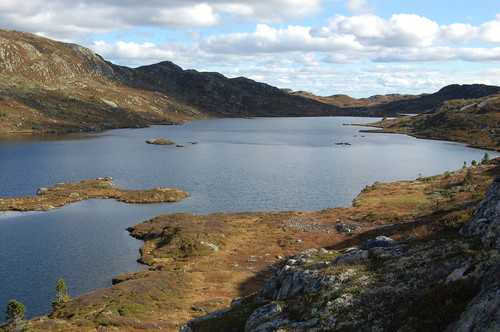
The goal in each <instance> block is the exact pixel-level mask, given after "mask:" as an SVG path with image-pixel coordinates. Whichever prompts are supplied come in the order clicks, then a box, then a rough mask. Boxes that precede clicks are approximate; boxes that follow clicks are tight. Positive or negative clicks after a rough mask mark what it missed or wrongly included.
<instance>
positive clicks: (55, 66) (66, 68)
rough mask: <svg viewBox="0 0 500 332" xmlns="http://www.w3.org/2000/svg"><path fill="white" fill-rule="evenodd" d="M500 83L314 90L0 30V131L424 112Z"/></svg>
mask: <svg viewBox="0 0 500 332" xmlns="http://www.w3.org/2000/svg"><path fill="white" fill-rule="evenodd" d="M498 92H500V88H499V87H493V86H485V85H463V86H458V85H452V86H448V87H445V88H443V89H441V90H440V91H438V92H436V93H433V94H425V95H419V96H411V95H399V94H390V95H385V96H381V95H377V96H372V97H369V98H363V99H355V98H351V97H349V96H346V95H332V96H329V97H320V96H315V95H313V94H311V93H307V92H302V91H300V92H293V91H290V90H287V89H279V88H276V87H273V86H270V85H268V84H265V83H259V82H256V81H253V80H250V79H248V78H244V77H238V78H227V77H225V76H223V75H221V74H219V73H212V72H198V71H196V70H184V69H182V68H181V67H179V66H177V65H175V64H174V63H173V62H170V61H164V62H160V63H157V64H152V65H149V66H143V67H139V68H128V67H124V66H117V65H115V64H113V63H111V62H108V61H106V60H104V59H103V58H102V57H100V56H99V55H97V54H95V53H93V52H92V51H91V50H89V49H87V48H84V47H82V46H79V45H75V44H68V43H62V42H57V41H54V40H50V39H47V38H43V37H39V36H36V35H32V34H29V33H25V32H19V31H9V30H2V29H0V133H47V132H48V133H54V132H74V131H95V130H103V129H110V128H122V127H144V126H147V125H150V124H175V123H183V122H186V121H192V120H196V119H205V118H215V117H251V116H332V115H333V116H337V115H350V116H380V117H382V116H395V115H397V114H400V113H423V112H425V111H427V110H430V109H434V108H436V107H437V106H439V104H440V103H442V102H444V101H447V100H450V99H456V98H482V97H484V96H487V95H490V94H493V93H498Z"/></svg>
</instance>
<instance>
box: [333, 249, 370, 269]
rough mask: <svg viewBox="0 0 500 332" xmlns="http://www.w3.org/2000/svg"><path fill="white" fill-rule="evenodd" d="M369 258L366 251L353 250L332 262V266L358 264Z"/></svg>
mask: <svg viewBox="0 0 500 332" xmlns="http://www.w3.org/2000/svg"><path fill="white" fill-rule="evenodd" d="M368 257H369V252H368V250H353V251H350V252H348V253H347V254H343V255H342V256H339V257H337V259H335V260H334V261H333V262H332V265H341V264H345V265H353V264H359V263H362V262H364V261H366V260H367V259H368Z"/></svg>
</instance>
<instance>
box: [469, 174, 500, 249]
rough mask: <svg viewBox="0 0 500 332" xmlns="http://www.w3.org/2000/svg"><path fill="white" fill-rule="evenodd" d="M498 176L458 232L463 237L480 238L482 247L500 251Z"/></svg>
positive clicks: (499, 191) (499, 185)
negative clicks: (478, 236) (477, 236)
mask: <svg viewBox="0 0 500 332" xmlns="http://www.w3.org/2000/svg"><path fill="white" fill-rule="evenodd" d="M499 228H500V176H497V177H496V178H495V180H493V182H492V183H490V185H489V186H488V191H487V192H486V194H485V195H484V198H483V200H482V201H481V203H480V204H479V207H478V208H477V209H476V211H475V212H474V214H473V215H472V217H470V218H469V220H467V221H466V222H465V224H464V226H463V227H462V229H461V230H460V234H461V235H463V236H476V235H480V236H481V241H482V243H483V246H484V247H490V248H491V247H493V248H495V247H496V249H500V230H499Z"/></svg>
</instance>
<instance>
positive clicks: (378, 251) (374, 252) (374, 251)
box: [369, 245, 404, 258]
mask: <svg viewBox="0 0 500 332" xmlns="http://www.w3.org/2000/svg"><path fill="white" fill-rule="evenodd" d="M403 248H404V245H395V246H392V247H374V248H371V249H370V250H369V253H370V258H391V257H401V256H403Z"/></svg>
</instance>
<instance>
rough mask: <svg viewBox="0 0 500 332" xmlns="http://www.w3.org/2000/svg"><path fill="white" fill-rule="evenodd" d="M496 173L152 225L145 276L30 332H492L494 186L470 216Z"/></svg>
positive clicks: (490, 166) (136, 230)
mask: <svg viewBox="0 0 500 332" xmlns="http://www.w3.org/2000/svg"><path fill="white" fill-rule="evenodd" d="M499 163H500V161H499V160H493V161H488V160H484V162H483V163H481V164H479V165H477V166H471V167H467V168H463V169H461V170H458V171H455V172H446V173H445V174H442V175H436V176H433V177H428V178H419V179H416V180H414V181H402V182H394V183H374V184H373V185H371V186H366V188H365V189H364V190H363V192H362V193H361V194H360V195H359V196H358V197H357V198H356V199H355V200H354V202H353V206H352V207H350V208H336V209H327V210H324V211H318V212H293V211H288V212H271V213H266V212H261V213H254V212H252V213H250V212H243V213H215V214H211V215H192V214H186V213H175V214H167V215H162V216H158V217H155V218H153V219H151V220H149V221H146V222H143V223H141V224H139V225H136V226H133V227H131V228H130V229H129V230H130V232H131V234H132V235H133V236H135V237H137V238H140V239H142V240H143V241H144V242H145V243H144V246H143V247H142V248H141V261H142V262H143V263H146V264H148V265H149V266H150V270H149V271H141V272H137V273H132V274H128V275H123V276H120V277H117V278H116V279H115V280H114V285H113V286H112V287H109V288H106V289H102V290H99V291H96V292H93V293H89V294H85V295H83V296H80V297H78V298H75V299H73V300H72V301H70V302H69V303H67V304H66V305H65V306H64V307H62V308H60V309H58V310H56V311H55V312H54V313H52V314H50V315H48V316H44V317H39V318H36V319H34V320H33V321H32V326H33V327H34V328H36V329H39V330H89V331H90V330H95V329H103V330H120V331H139V330H145V329H161V330H167V331H177V330H179V329H180V328H182V329H183V330H185V331H189V329H191V330H193V331H214V330H217V331H244V330H247V331H275V330H279V329H281V330H307V331H309V330H316V331H323V330H334V331H335V330H339V331H348V330H349V331H353V330H370V331H372V330H373V331H376V330H382V331H383V330H386V331H393V330H398V329H400V330H402V331H403V330H404V331H422V330H444V329H446V328H448V329H450V330H453V329H458V328H462V327H464V328H463V330H464V331H466V330H468V329H467V328H466V326H469V325H470V326H476V327H479V328H482V326H490V327H493V328H495V327H497V325H494V324H497V323H498V317H497V316H495V315H498V310H496V309H495V308H498V298H499V297H498V296H496V294H498V282H497V281H495V280H497V279H495V278H497V276H498V273H497V274H495V271H496V270H495V269H497V268H498V261H499V257H500V256H499V253H498V249H499V248H498V243H499V241H498V222H497V217H496V214H495V213H497V212H494V211H496V210H495V209H492V208H490V207H492V206H494V205H495V204H496V202H497V201H498V199H497V197H498V196H496V195H494V192H495V190H497V191H498V189H495V188H496V187H495V186H498V185H499V183H498V182H494V184H493V185H491V186H490V191H489V193H488V194H487V195H486V196H485V197H486V198H485V202H484V203H481V205H480V206H481V207H482V208H481V209H480V210H479V212H476V213H474V211H475V209H476V207H477V206H478V204H479V202H480V201H481V200H482V198H483V196H484V194H485V193H486V192H487V188H488V184H489V183H491V182H492V181H493V179H495V177H496V176H497V175H499V174H500V168H499V166H498V164H499ZM483 210H484V211H486V212H481V211H483ZM492 211H493V212H492ZM488 213H490V214H489V215H488ZM471 216H473V217H472V219H471ZM468 220H469V221H468ZM464 223H465V226H464ZM475 223H477V225H478V226H473V225H474V224H475ZM461 229H462V231H461V233H459V231H460V230H461ZM480 229H481V231H479V230H480ZM492 287H493V288H492ZM495 287H496V288H495ZM69 291H71V289H70V290H69ZM495 292H496V293H495ZM235 298H237V299H236V300H233V299H235ZM231 303H232V305H231ZM484 303H487V304H488V305H487V306H484V305H483V304H484ZM477 308H479V309H477ZM488 308H494V309H495V310H496V311H495V310H493V311H492V312H489V313H488V311H487V310H486V309H488ZM207 313H208V314H207ZM488 315H490V316H488ZM471 317H472V318H471ZM186 322H187V323H186ZM468 324H469V325H468ZM471 324H472V325H471ZM474 324H475V325H474ZM479 324H483V325H479ZM488 324H490V325H488ZM492 324H493V325H492Z"/></svg>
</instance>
